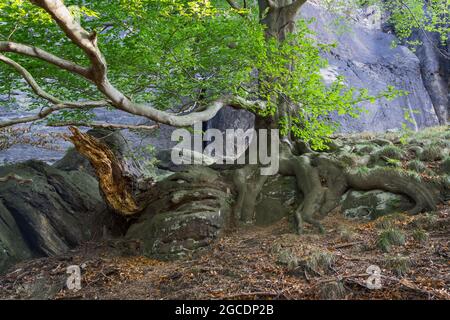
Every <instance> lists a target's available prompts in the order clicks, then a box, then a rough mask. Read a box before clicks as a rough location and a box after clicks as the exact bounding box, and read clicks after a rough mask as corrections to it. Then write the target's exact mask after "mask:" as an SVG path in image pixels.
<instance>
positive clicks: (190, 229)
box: [126, 167, 232, 259]
mask: <svg viewBox="0 0 450 320" xmlns="http://www.w3.org/2000/svg"><path fill="white" fill-rule="evenodd" d="M155 190H156V191H157V194H156V195H155V199H152V201H150V204H149V206H148V207H147V208H146V210H145V212H144V213H143V214H142V216H141V217H140V218H139V220H138V221H137V222H136V223H134V224H133V225H132V226H131V227H130V228H129V229H128V231H127V234H126V238H127V239H135V240H139V241H140V242H141V243H142V248H143V251H144V254H146V255H151V256H154V257H158V258H161V259H175V258H179V257H183V256H186V255H189V254H190V253H192V252H193V251H194V250H198V249H201V248H202V247H206V246H207V245H209V244H210V243H211V242H212V241H213V240H214V239H215V238H217V237H218V236H219V235H220V233H221V231H222V230H223V229H224V227H225V226H226V223H227V221H228V219H229V218H230V213H231V203H232V194H231V191H230V187H229V186H228V185H227V184H226V183H225V182H224V180H223V178H222V177H221V176H220V175H219V173H217V172H216V171H214V170H211V169H209V168H205V167H190V168H188V169H187V171H183V172H178V173H176V174H174V175H172V176H170V177H168V178H166V179H165V180H163V181H160V182H158V184H157V185H156V186H155Z"/></svg>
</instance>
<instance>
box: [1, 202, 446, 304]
mask: <svg viewBox="0 0 450 320" xmlns="http://www.w3.org/2000/svg"><path fill="white" fill-rule="evenodd" d="M323 223H324V226H325V228H326V230H327V231H326V233H325V234H317V232H316V231H315V230H312V229H307V232H306V234H304V235H296V234H295V233H294V232H293V230H292V227H291V226H292V222H291V221H289V219H284V220H282V221H280V222H279V223H277V224H276V225H273V226H270V227H266V228H263V227H255V226H252V227H241V228H238V229H237V230H231V231H229V232H227V234H226V235H224V236H223V237H222V238H221V239H220V240H218V241H217V242H216V243H214V244H213V245H212V246H211V247H210V248H209V249H206V250H205V251H204V252H202V254H201V255H198V256H194V257H189V258H186V259H184V260H181V261H171V262H163V261H157V260H153V259H149V258H146V257H143V256H139V255H137V254H136V252H139V244H138V243H135V242H123V241H113V240H111V241H107V242H104V243H87V244H86V245H84V246H83V247H81V248H79V249H77V250H74V251H71V252H69V253H67V254H65V255H63V256H59V257H52V258H41V259H36V260H31V261H28V262H25V263H21V264H19V265H16V266H15V267H14V268H13V269H12V270H11V272H9V273H7V274H6V275H4V276H2V277H0V298H2V299H450V250H449V241H450V228H449V226H450V207H449V206H448V205H447V206H445V207H441V208H440V210H439V211H438V212H435V213H431V214H422V215H418V216H414V217H410V216H406V215H400V214H397V215H393V216H390V217H386V218H383V219H381V220H380V219H379V220H377V221H374V222H367V223H361V222H355V221H349V220H345V219H344V218H342V216H341V215H340V214H339V213H334V214H332V215H330V216H328V217H327V218H325V220H324V221H323ZM386 228H390V229H395V230H397V231H399V232H401V233H402V234H403V235H404V240H405V241H404V243H402V244H397V245H392V246H391V247H390V248H389V250H388V251H387V250H383V247H381V246H380V237H381V235H380V234H382V233H383V230H385V229H386ZM386 251H387V252H386ZM69 265H80V266H81V267H82V268H81V270H82V281H81V285H82V288H81V290H79V291H72V290H69V289H68V288H67V287H66V285H65V283H66V279H67V276H68V275H67V274H66V267H67V266H69ZM370 265H375V266H379V268H380V269H381V278H380V281H381V289H368V288H367V285H366V283H367V279H368V278H369V274H368V273H367V268H368V267H369V266H370Z"/></svg>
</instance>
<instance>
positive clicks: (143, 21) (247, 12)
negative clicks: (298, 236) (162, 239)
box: [0, 0, 440, 232]
mask: <svg viewBox="0 0 450 320" xmlns="http://www.w3.org/2000/svg"><path fill="white" fill-rule="evenodd" d="M305 2H306V0H259V1H250V0H248V1H245V0H244V1H238V0H226V1H213V0H129V1H125V0H116V1H64V2H63V1H62V0H31V1H24V0H1V2H0V37H1V39H0V61H1V62H3V67H2V69H1V71H0V90H1V91H2V92H7V91H8V90H11V88H14V89H20V90H29V89H31V90H32V92H34V94H35V95H36V100H35V101H34V102H33V104H32V105H31V107H34V108H36V110H37V111H36V113H35V114H34V115H32V116H27V117H19V118H13V119H8V120H7V121H3V122H0V128H4V127H8V126H12V125H16V124H21V123H27V122H35V121H43V122H44V123H45V124H47V125H53V126H71V131H72V133H73V135H72V138H71V139H72V141H73V142H74V144H75V146H76V147H77V149H78V150H79V151H80V152H81V153H82V154H84V155H85V156H86V157H88V159H89V160H90V161H91V163H92V165H93V166H94V168H95V169H96V172H97V175H98V177H99V180H100V186H101V189H102V192H103V194H104V195H105V199H106V200H107V202H108V204H109V205H110V206H111V207H112V208H113V209H115V210H116V211H117V212H119V213H122V214H125V215H132V214H136V213H138V212H140V211H141V210H142V205H141V204H139V203H138V202H139V201H138V200H137V199H135V198H134V197H133V195H132V192H131V190H130V187H129V182H128V181H125V180H124V179H122V178H121V177H123V171H124V170H125V168H124V167H123V165H121V164H120V161H118V160H119V159H117V157H116V156H115V155H114V153H113V152H110V151H108V150H107V148H105V146H104V145H102V144H101V143H100V142H99V141H98V140H95V139H93V138H92V137H89V136H88V135H86V134H83V133H81V132H80V131H79V130H77V129H76V128H75V127H76V126H88V127H89V126H90V127H110V128H118V129H123V128H126V126H125V125H121V124H111V123H100V122H98V121H96V119H95V114H94V113H93V112H92V111H93V110H94V109H95V108H100V107H107V108H115V109H119V110H122V111H125V112H128V113H130V114H133V115H137V116H143V117H146V118H148V119H150V120H152V121H154V122H156V123H157V124H167V125H171V126H175V127H187V126H191V125H193V124H194V123H197V122H201V121H208V120H209V119H211V118H212V117H214V116H215V115H216V114H217V112H218V111H219V110H220V109H221V108H223V107H224V106H231V107H233V108H237V109H245V110H248V111H250V112H252V113H254V114H255V116H256V120H255V128H256V129H260V128H279V129H280V132H281V135H280V139H281V141H282V142H283V143H282V144H281V149H282V150H281V155H280V169H281V170H280V174H285V175H293V176H296V177H297V181H298V188H299V190H300V191H301V192H302V193H303V194H304V196H305V200H304V202H303V203H302V204H301V205H300V206H299V208H298V209H297V211H296V218H297V222H298V231H299V232H301V231H302V225H303V221H306V222H309V223H312V224H314V225H316V226H317V227H318V228H319V229H321V226H320V223H319V222H318V221H317V219H316V218H317V217H318V216H323V215H325V214H327V213H328V212H330V211H331V210H332V209H333V208H335V207H336V206H337V204H338V201H339V199H340V198H341V196H342V194H343V193H344V192H345V191H346V190H347V189H348V188H349V187H354V188H356V189H362V190H368V189H384V190H388V191H391V192H396V193H402V194H406V195H408V196H409V197H410V198H412V199H414V200H415V202H416V206H415V208H414V209H413V210H412V213H418V212H420V211H422V210H424V209H428V210H430V209H433V208H434V207H435V206H436V204H437V202H438V201H439V199H438V196H437V194H438V193H439V186H438V184H436V183H430V184H425V183H424V182H423V181H420V179H418V178H417V176H416V175H413V174H411V173H409V172H405V171H401V170H396V169H386V168H379V167H373V168H367V163H358V164H357V165H349V164H348V163H346V162H345V161H343V158H344V157H345V155H344V154H342V153H336V152H331V151H332V150H333V147H334V146H333V142H332V141H331V140H330V139H329V136H330V135H331V134H332V133H333V132H334V131H335V129H336V128H337V123H334V122H333V121H331V120H330V118H331V115H333V114H335V113H337V114H340V115H343V114H347V115H349V116H353V117H357V116H358V114H359V113H360V112H362V111H363V110H362V109H361V108H360V107H359V105H358V103H360V102H362V101H366V100H369V101H372V102H374V101H376V100H377V99H394V98H396V97H397V96H399V95H403V94H406V93H405V92H402V91H400V90H396V89H395V88H393V87H390V86H388V87H386V90H385V91H383V92H377V93H369V91H368V90H367V89H356V88H349V87H347V86H346V85H345V84H344V81H343V79H342V78H341V77H339V78H338V79H337V80H336V81H335V82H334V83H332V84H329V85H326V84H325V83H324V82H323V80H322V78H321V75H320V70H321V69H322V68H323V67H325V66H326V61H325V60H324V59H323V58H321V56H320V53H321V52H323V51H325V50H329V49H330V46H332V45H330V44H320V43H317V42H316V41H315V40H314V36H313V34H312V32H311V31H310V30H309V29H308V22H307V21H304V20H301V19H298V13H299V11H300V10H301V7H302V6H303V5H304V4H305ZM438 16H439V15H438ZM399 21H400V20H399ZM439 23H440V22H439ZM399 25H401V24H400V23H399ZM6 67H9V68H6ZM132 129H143V130H152V129H154V126H133V127H132ZM257 167H258V166H250V165H249V166H245V167H243V168H239V169H237V170H235V171H236V172H235V175H234V182H235V184H236V188H237V190H238V192H239V196H238V199H237V204H236V212H237V214H236V216H237V217H239V218H240V219H241V220H244V221H247V220H251V219H252V216H253V212H254V204H255V200H256V197H257V195H258V192H259V190H260V188H261V186H262V184H263V183H264V181H265V179H266V177H264V176H259V175H258V174H257V173H256V172H257Z"/></svg>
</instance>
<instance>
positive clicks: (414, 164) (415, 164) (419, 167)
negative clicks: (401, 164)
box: [406, 160, 427, 173]
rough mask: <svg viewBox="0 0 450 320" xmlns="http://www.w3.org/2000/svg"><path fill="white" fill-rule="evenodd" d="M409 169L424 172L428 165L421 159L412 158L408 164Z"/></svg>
mask: <svg viewBox="0 0 450 320" xmlns="http://www.w3.org/2000/svg"><path fill="white" fill-rule="evenodd" d="M406 167H407V168H408V170H411V171H415V172H418V173H422V172H424V171H425V170H426V169H427V166H426V165H425V164H424V163H423V162H422V161H420V160H411V161H410V162H408V164H407V165H406Z"/></svg>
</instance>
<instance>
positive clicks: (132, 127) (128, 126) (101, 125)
mask: <svg viewBox="0 0 450 320" xmlns="http://www.w3.org/2000/svg"><path fill="white" fill-rule="evenodd" d="M47 126H48V127H66V126H74V127H91V128H104V129H120V130H122V129H130V130H148V131H151V130H155V129H158V128H159V125H158V124H155V125H152V126H146V125H132V124H115V123H106V122H97V121H94V122H80V121H77V122H55V123H48V124H47Z"/></svg>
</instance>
